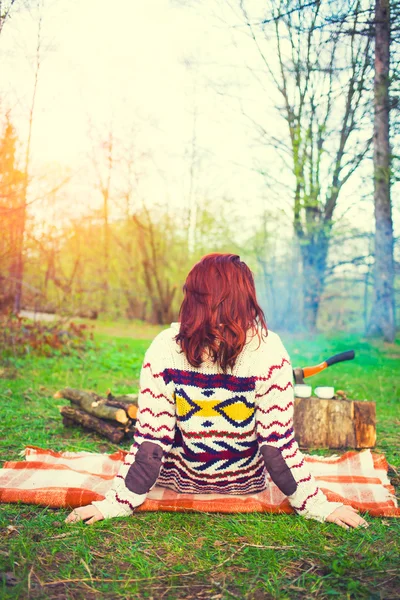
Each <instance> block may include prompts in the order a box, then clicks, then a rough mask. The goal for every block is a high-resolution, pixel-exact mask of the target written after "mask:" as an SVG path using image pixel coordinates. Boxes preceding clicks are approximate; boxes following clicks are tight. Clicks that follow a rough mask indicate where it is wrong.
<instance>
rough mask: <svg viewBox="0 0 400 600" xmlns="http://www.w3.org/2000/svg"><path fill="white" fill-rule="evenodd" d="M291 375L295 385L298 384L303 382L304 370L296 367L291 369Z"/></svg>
mask: <svg viewBox="0 0 400 600" xmlns="http://www.w3.org/2000/svg"><path fill="white" fill-rule="evenodd" d="M293 377H294V382H295V384H296V385H300V384H303V383H304V371H303V369H300V368H297V369H293Z"/></svg>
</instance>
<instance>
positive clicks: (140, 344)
mask: <svg viewBox="0 0 400 600" xmlns="http://www.w3.org/2000/svg"><path fill="white" fill-rule="evenodd" d="M158 330H159V329H157V328H140V326H139V325H138V324H135V325H134V326H132V327H129V326H127V325H126V324H122V325H121V324H118V323H117V324H113V323H101V324H100V325H99V326H97V325H96V334H95V338H96V343H95V344H93V345H92V347H91V348H90V349H88V350H87V352H86V353H85V354H83V355H81V356H78V355H76V356H69V357H61V356H59V357H52V358H35V357H28V358H24V359H18V360H16V361H14V362H12V363H9V364H7V365H5V367H4V368H3V369H2V370H0V377H1V378H0V402H1V404H0V406H1V419H0V440H1V442H0V459H2V460H3V461H5V460H19V459H20V457H19V454H18V453H19V452H20V451H21V450H23V448H24V447H25V446H26V445H28V444H33V445H37V446H43V447H47V448H53V449H56V450H60V451H62V450H71V451H78V450H89V451H94V452H99V451H100V452H112V451H114V450H115V449H116V446H115V445H113V444H111V443H109V442H107V441H106V440H104V439H102V438H100V437H99V436H97V435H96V434H91V433H87V432H85V433H83V431H81V430H79V429H71V428H64V427H63V426H62V423H61V417H60V415H59V411H58V407H57V406H58V405H61V404H63V401H62V400H55V399H53V394H54V392H55V391H56V390H57V389H59V388H61V387H64V386H66V385H69V386H71V387H83V388H90V389H93V390H97V391H98V392H100V393H104V392H105V391H106V390H107V389H108V388H112V390H113V392H114V393H119V392H121V393H122V392H132V391H135V390H136V389H137V385H138V377H139V371H140V366H141V362H142V359H143V354H144V352H145V349H146V348H147V346H148V345H149V339H150V338H151V337H152V336H153V335H155V333H156V332H157V331H158ZM146 338H147V339H146ZM282 339H283V341H284V343H285V345H286V346H287V348H288V350H289V352H290V354H291V358H292V362H293V365H294V366H306V365H309V364H314V363H318V362H321V361H322V360H324V359H325V358H327V357H328V356H330V355H331V354H334V353H336V352H339V351H342V350H346V349H350V348H354V350H355V351H356V360H355V361H352V362H348V363H343V364H340V365H335V366H333V367H331V368H330V369H328V370H326V371H325V372H324V373H321V374H320V375H319V376H317V377H314V378H312V384H313V385H317V384H331V385H334V386H335V387H336V388H337V389H339V388H341V389H344V390H345V391H346V392H347V393H348V396H349V397H352V398H358V399H363V398H366V399H369V400H375V401H376V403H377V413H378V423H377V435H378V443H377V451H383V452H385V455H386V456H387V458H388V461H389V462H390V463H391V464H392V465H393V466H395V467H396V468H399V467H400V456H399V452H400V449H399V437H398V430H399V424H400V415H399V409H398V407H399V397H400V377H399V359H400V343H399V342H397V343H396V344H392V345H386V344H383V343H379V342H372V343H371V342H370V341H367V340H364V339H360V338H357V337H356V336H354V335H353V336H347V337H345V336H340V337H339V336H337V337H332V338H328V337H322V336H320V337H315V338H312V339H304V338H295V337H293V336H289V335H282ZM124 447H125V448H128V447H129V443H126V444H125V445H124ZM320 452H323V451H320ZM392 475H393V473H392ZM393 482H394V483H397V484H399V483H400V481H399V478H398V477H397V478H394V479H393ZM398 495H399V494H398ZM69 512H70V511H68V510H61V509H58V510H54V509H49V508H45V507H38V506H31V505H14V504H3V505H0V526H1V530H0V572H3V573H4V572H9V573H12V574H13V576H14V577H15V583H16V585H13V586H10V585H6V584H5V582H4V580H3V582H1V581H0V597H2V598H34V599H36V598H43V599H45V598H46V599H47V598H50V599H61V598H68V599H75V598H85V599H88V598H89V599H92V598H109V599H110V600H111V599H116V598H122V599H125V598H132V599H141V598H154V599H157V600H158V599H161V598H163V599H166V600H168V599H171V600H172V599H178V598H179V599H185V600H186V599H189V600H190V599H191V598H203V599H207V600H208V599H212V598H214V599H215V600H217V599H218V600H219V599H225V598H226V599H229V598H248V599H254V600H261V599H264V598H267V599H268V598H271V599H275V598H278V599H293V598H294V599H296V598H321V599H325V598H365V599H381V598H382V599H383V598H384V599H389V598H399V596H400V593H399V591H398V590H399V589H400V579H399V571H400V560H399V556H400V535H399V534H400V521H399V520H398V519H377V518H372V517H369V516H368V515H367V516H366V519H367V520H368V522H369V523H370V527H369V528H368V529H367V530H364V529H362V530H344V529H341V528H339V527H337V526H335V525H333V524H328V523H324V524H320V523H317V522H316V521H307V520H305V519H301V518H300V517H295V516H293V515H268V514H266V515H261V514H239V515H218V514H182V513H176V514H173V513H138V514H137V515H134V517H131V518H127V519H112V520H106V521H101V522H99V523H96V524H95V525H94V526H87V525H85V524H84V523H79V524H77V525H74V526H71V525H65V524H64V519H65V517H66V516H67V515H68V514H69Z"/></svg>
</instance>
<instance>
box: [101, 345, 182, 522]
mask: <svg viewBox="0 0 400 600" xmlns="http://www.w3.org/2000/svg"><path fill="white" fill-rule="evenodd" d="M166 358H168V347H167V344H165V343H162V341H159V340H157V338H156V339H155V340H154V341H153V343H152V344H151V346H150V348H149V349H148V351H147V352H146V355H145V358H144V361H143V365H142V369H141V373H140V390H139V398H138V414H137V421H136V431H135V435H134V441H133V444H132V445H131V447H130V449H129V452H128V454H127V455H126V457H125V460H124V462H123V464H122V465H121V467H120V469H119V471H118V473H117V475H116V476H115V478H114V480H113V485H112V487H111V489H110V490H108V492H107V493H106V495H105V499H104V500H99V501H93V502H92V504H93V505H94V506H96V507H97V508H98V509H99V510H100V512H101V513H102V515H103V517H104V518H112V517H123V516H128V515H131V514H132V513H133V512H134V509H135V508H137V507H138V506H140V505H141V504H142V503H143V502H144V501H145V499H146V497H147V493H148V491H149V490H150V489H151V488H152V487H153V486H154V485H155V483H156V481H157V478H158V475H159V472H160V468H161V465H162V463H163V462H164V458H165V455H166V454H167V453H168V452H169V451H170V449H171V447H172V444H173V441H174V432H175V426H176V415H175V401H174V389H173V386H174V384H173V382H170V383H168V384H166V383H165V382H164V378H163V373H164V369H165V366H166V365H165V361H166Z"/></svg>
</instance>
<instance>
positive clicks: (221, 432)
mask: <svg viewBox="0 0 400 600" xmlns="http://www.w3.org/2000/svg"><path fill="white" fill-rule="evenodd" d="M178 332H179V324H177V323H176V324H173V325H172V326H171V327H170V328H169V329H168V330H166V331H164V332H162V333H161V334H160V335H159V336H157V338H156V339H155V340H154V341H153V343H152V345H151V347H150V348H149V351H148V353H147V355H146V359H145V363H144V373H145V374H144V375H143V376H142V379H143V380H142V382H141V396H143V397H146V396H147V397H148V399H149V405H148V407H147V408H144V410H141V413H140V415H141V417H140V422H138V423H137V434H136V440H137V442H138V444H140V443H141V441H144V440H150V439H152V440H153V441H154V435H155V432H156V431H157V432H158V433H160V434H161V433H162V438H163V439H164V441H165V443H166V444H168V446H169V445H170V443H172V446H171V448H170V449H169V452H168V454H167V455H166V457H165V460H164V463H163V466H162V468H161V472H160V475H159V478H158V485H162V486H165V487H171V488H173V489H175V490H177V491H180V492H193V493H211V492H218V493H229V494H235V493H237V494H245V493H251V492H257V491H261V490H263V489H265V485H266V471H265V466H264V461H263V458H262V456H261V454H260V451H259V445H258V437H257V434H258V430H259V429H260V427H261V424H262V423H263V424H264V426H267V425H268V424H269V422H270V418H269V417H270V416H273V415H274V413H275V412H276V410H277V411H278V412H279V410H280V408H281V407H280V402H281V400H282V398H279V405H278V408H277V409H276V410H274V409H272V410H271V411H270V413H269V414H268V415H263V414H262V413H260V412H259V410H258V405H259V401H258V400H259V399H258V394H259V393H260V390H261V387H262V386H263V385H265V382H266V381H268V380H270V379H271V380H272V379H273V378H274V377H276V374H277V371H278V370H282V369H283V368H285V367H286V373H285V375H284V377H286V378H287V381H286V382H285V385H286V384H289V387H287V388H286V389H287V390H288V392H289V394H290V392H291V391H292V390H291V370H290V368H289V369H288V368H287V367H288V365H289V362H288V357H287V354H286V351H285V349H284V347H283V345H282V343H281V341H280V339H279V337H278V336H277V335H276V334H274V333H272V332H269V334H268V337H259V336H258V335H252V334H251V333H250V332H249V334H248V336H247V343H246V344H245V346H244V348H243V349H242V351H241V352H240V354H239V355H238V357H237V359H236V361H235V365H234V367H233V369H228V370H227V372H226V373H224V372H223V371H222V369H221V367H220V366H219V365H218V363H216V362H214V361H213V360H212V359H211V358H209V359H208V360H205V361H204V362H203V363H202V364H201V365H200V366H199V367H194V366H193V365H191V364H190V363H189V362H188V360H187V358H186V356H185V354H184V353H183V352H182V351H181V348H180V345H179V343H178V342H176V341H175V337H176V336H177V334H178ZM274 391H275V390H274ZM150 403H151V408H150Z"/></svg>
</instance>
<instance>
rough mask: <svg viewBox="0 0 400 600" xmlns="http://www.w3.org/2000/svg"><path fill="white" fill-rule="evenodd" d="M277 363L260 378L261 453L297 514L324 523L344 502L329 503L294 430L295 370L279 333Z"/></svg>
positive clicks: (275, 351)
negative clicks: (309, 466) (296, 438)
mask: <svg viewBox="0 0 400 600" xmlns="http://www.w3.org/2000/svg"><path fill="white" fill-rule="evenodd" d="M273 355H274V357H276V358H275V359H274V360H273V364H272V365H271V366H270V367H269V369H265V374H263V375H261V376H259V377H257V383H256V406H257V408H256V425H257V438H258V442H259V447H260V452H261V454H262V456H263V458H264V462H265V466H266V469H267V471H268V472H269V473H270V476H271V479H272V481H273V482H274V483H275V484H276V485H277V486H278V488H279V489H280V490H281V491H282V492H283V493H284V494H285V495H286V496H287V497H288V500H289V502H290V504H291V506H292V507H293V508H294V510H295V511H296V513H297V514H299V515H301V516H303V517H305V518H306V519H314V520H316V521H320V522H323V521H325V519H326V517H327V516H328V515H330V514H331V513H332V512H333V511H334V510H335V509H336V508H338V507H339V506H343V504H342V503H341V502H329V501H328V499H327V498H326V496H325V494H324V493H323V492H322V491H321V490H320V489H319V487H318V486H317V483H316V480H315V478H314V476H313V475H312V474H311V473H310V471H309V469H308V467H307V463H306V462H305V460H304V456H303V454H302V453H301V451H300V449H299V447H298V444H297V442H296V440H295V438H294V432H293V406H294V392H293V384H292V378H293V372H292V365H291V363H290V358H289V356H288V354H287V352H286V349H285V348H284V346H283V344H282V342H281V341H280V339H279V337H278V336H276V343H275V349H274V351H273Z"/></svg>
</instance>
